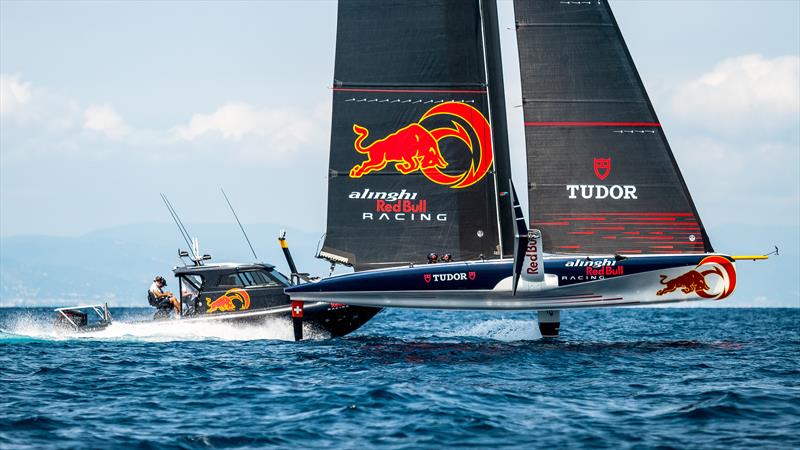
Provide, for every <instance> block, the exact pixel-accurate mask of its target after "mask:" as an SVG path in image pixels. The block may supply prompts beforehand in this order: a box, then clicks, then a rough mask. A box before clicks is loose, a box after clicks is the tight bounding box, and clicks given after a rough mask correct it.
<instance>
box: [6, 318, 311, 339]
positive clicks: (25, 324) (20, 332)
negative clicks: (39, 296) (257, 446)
mask: <svg viewBox="0 0 800 450" xmlns="http://www.w3.org/2000/svg"><path fill="white" fill-rule="evenodd" d="M7 332H8V333H10V334H13V335H14V336H16V337H30V338H34V339H44V340H69V339H97V340H121V341H142V342H172V341H204V340H219V341H251V340H264V339H268V340H282V341H293V340H294V332H293V329H292V323H291V322H290V321H288V320H283V319H272V320H267V321H265V322H262V323H259V324H257V325H256V324H254V325H243V324H235V323H230V322H228V323H226V322H202V321H193V322H182V321H179V320H164V321H152V322H118V321H115V322H113V323H112V324H111V325H109V326H108V327H106V328H105V329H103V330H98V331H92V332H87V333H71V332H66V331H64V330H60V329H57V328H55V327H54V326H53V323H52V322H46V321H43V320H35V319H32V318H30V317H25V316H22V317H20V318H19V319H17V320H16V321H15V323H14V324H13V326H12V327H11V329H10V330H7ZM303 337H304V339H322V338H324V337H325V336H324V335H323V334H322V333H319V332H316V331H315V330H312V329H310V328H309V327H308V326H305V327H303Z"/></svg>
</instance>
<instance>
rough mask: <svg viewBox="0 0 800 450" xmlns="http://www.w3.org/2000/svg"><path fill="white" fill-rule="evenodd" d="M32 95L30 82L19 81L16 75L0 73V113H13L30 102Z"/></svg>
mask: <svg viewBox="0 0 800 450" xmlns="http://www.w3.org/2000/svg"><path fill="white" fill-rule="evenodd" d="M32 95H33V93H32V89H31V84H30V83H22V82H20V81H19V76H16V75H15V76H11V75H6V74H0V114H2V115H10V114H14V113H15V112H17V111H19V110H20V108H22V107H23V106H24V105H25V104H27V103H28V102H30V100H31V97H32Z"/></svg>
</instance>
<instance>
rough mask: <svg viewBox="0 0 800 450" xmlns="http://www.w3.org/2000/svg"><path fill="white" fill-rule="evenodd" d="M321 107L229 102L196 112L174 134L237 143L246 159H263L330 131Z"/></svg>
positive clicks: (286, 152)
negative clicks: (307, 108) (309, 108)
mask: <svg viewBox="0 0 800 450" xmlns="http://www.w3.org/2000/svg"><path fill="white" fill-rule="evenodd" d="M324 110H325V109H324V108H321V107H318V108H316V109H315V110H314V111H309V112H303V111H300V110H292V109H288V108H275V109H267V108H258V107H255V106H252V105H249V104H247V103H240V102H229V103H226V104H224V105H222V106H221V107H219V108H218V109H217V110H216V111H214V112H212V113H211V114H195V115H193V116H192V118H191V120H190V121H189V123H188V124H186V125H182V126H177V127H175V128H174V129H173V133H174V135H175V136H177V137H178V138H179V139H181V140H186V141H199V140H201V139H214V138H222V139H224V140H226V141H230V143H232V144H235V147H234V149H235V150H236V151H237V152H238V153H239V155H240V156H242V157H244V158H245V159H264V156H265V155H271V156H275V155H285V154H288V153H290V152H291V151H293V150H296V149H298V148H300V147H302V146H306V145H308V144H310V143H314V142H316V141H317V140H319V139H320V138H321V132H320V131H321V129H322V130H327V127H326V121H327V120H328V117H327V116H326V117H325V119H324V120H322V117H321V116H322V114H321V111H324Z"/></svg>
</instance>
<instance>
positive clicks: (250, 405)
mask: <svg viewBox="0 0 800 450" xmlns="http://www.w3.org/2000/svg"><path fill="white" fill-rule="evenodd" d="M112 312H113V313H114V317H115V321H116V322H117V323H115V324H114V325H112V327H111V328H109V329H107V330H105V331H103V332H100V333H97V334H95V335H91V336H82V337H79V338H65V337H63V336H58V335H55V334H53V332H52V330H51V327H50V319H51V312H50V311H49V310H22V309H5V310H3V309H0V447H2V448H3V449H11V448H54V447H63V448H75V447H83V448H104V449H105V448H114V447H123V448H131V447H138V448H175V447H183V448H198V447H238V448H248V447H267V446H279V447H287V448H288V447H297V448H321V447H330V448H374V447H383V448H442V447H454V446H466V447H481V446H491V447H517V448H548V447H549V448H553V449H554V448H571V447H586V448H653V447H661V448H724V449H738V448H752V447H763V448H800V437H798V435H799V434H800V364H799V363H800V351H798V350H800V310H799V309H615V310H587V311H566V312H563V313H562V338H561V339H559V340H555V341H547V340H542V339H540V336H539V333H538V331H537V328H536V320H535V318H534V316H533V314H531V313H510V314H499V313H497V314H495V313H489V314H487V313H479V312H426V311H384V312H383V313H381V314H379V315H378V316H377V317H376V318H375V319H373V321H372V322H370V323H369V324H367V326H365V327H364V328H362V329H361V330H359V331H358V332H357V333H355V334H353V335H351V336H348V337H346V338H340V339H334V340H316V341H305V342H301V343H293V342H287V341H286V339H289V338H290V336H291V329H290V327H289V325H288V323H282V322H276V323H273V324H270V325H268V326H265V327H262V328H260V329H241V328H234V327H231V326H224V325H218V326H214V327H209V326H208V325H186V324H179V325H170V326H166V327H165V326H157V325H152V324H151V325H130V324H123V323H119V322H120V321H124V320H132V319H134V318H136V317H146V315H147V314H148V312H149V311H148V310H117V311H112Z"/></svg>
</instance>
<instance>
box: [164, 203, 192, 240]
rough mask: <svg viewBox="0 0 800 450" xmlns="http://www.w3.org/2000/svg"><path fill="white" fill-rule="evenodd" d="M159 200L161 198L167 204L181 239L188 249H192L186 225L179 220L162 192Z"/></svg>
mask: <svg viewBox="0 0 800 450" xmlns="http://www.w3.org/2000/svg"><path fill="white" fill-rule="evenodd" d="M161 200H163V201H164V204H165V205H166V206H167V210H168V211H169V214H170V215H171V216H172V220H173V221H175V225H176V226H177V227H178V231H180V232H181V236H183V240H184V241H186V245H187V246H188V247H189V249H192V248H193V247H192V242H191V239H190V238H189V232H188V231H186V227H185V226H183V222H181V219H180V217H178V213H177V212H175V208H173V207H172V203H170V202H169V200H168V199H167V196H166V195H164V193H163V192H162V193H161Z"/></svg>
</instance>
